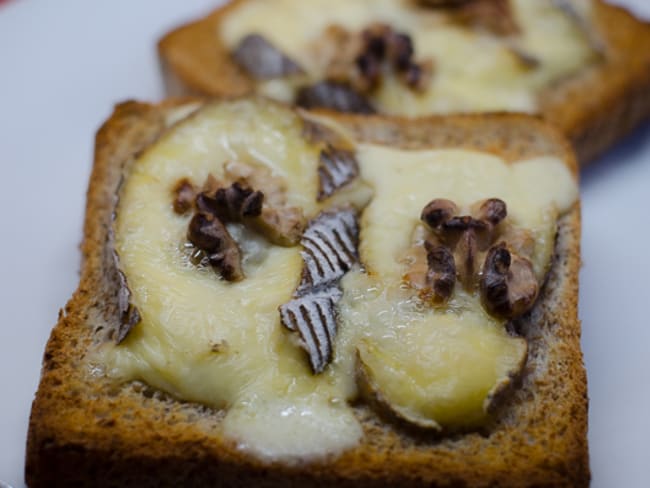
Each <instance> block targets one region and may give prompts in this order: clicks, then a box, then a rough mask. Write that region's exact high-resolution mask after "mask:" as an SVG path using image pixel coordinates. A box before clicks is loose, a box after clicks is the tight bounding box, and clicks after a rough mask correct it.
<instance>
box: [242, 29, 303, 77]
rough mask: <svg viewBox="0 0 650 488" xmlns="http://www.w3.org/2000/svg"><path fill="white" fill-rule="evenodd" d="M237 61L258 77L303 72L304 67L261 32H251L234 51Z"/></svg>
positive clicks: (282, 75)
mask: <svg viewBox="0 0 650 488" xmlns="http://www.w3.org/2000/svg"><path fill="white" fill-rule="evenodd" d="M233 59H234V60H235V62H236V63H237V64H238V65H239V66H241V67H242V68H244V69H245V70H246V71H247V72H248V74H249V75H251V76H252V77H254V78H257V79H262V80H264V79H271V78H281V77H284V76H290V75H294V74H298V73H302V72H303V71H302V68H301V67H300V66H298V64H297V63H296V62H295V61H293V60H292V59H290V58H289V57H287V56H286V55H285V54H284V53H283V52H282V51H280V50H279V49H278V48H276V47H275V46H274V45H273V44H271V43H270V42H269V41H267V40H266V39H265V38H264V37H262V36H260V35H259V34H251V35H248V36H246V37H244V39H242V41H241V42H240V43H239V45H238V46H237V47H236V48H235V51H234V52H233Z"/></svg>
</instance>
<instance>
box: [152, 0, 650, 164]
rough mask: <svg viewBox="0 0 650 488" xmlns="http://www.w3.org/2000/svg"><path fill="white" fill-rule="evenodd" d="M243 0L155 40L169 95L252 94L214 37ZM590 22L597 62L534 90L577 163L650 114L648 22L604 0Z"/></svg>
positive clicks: (251, 85)
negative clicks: (599, 47)
mask: <svg viewBox="0 0 650 488" xmlns="http://www.w3.org/2000/svg"><path fill="white" fill-rule="evenodd" d="M246 2H247V0H235V1H232V2H230V3H229V4H228V5H226V6H225V7H222V8H220V9H218V10H216V11H214V12H213V13H211V14H210V15H208V16H207V17H205V18H203V19H200V20H198V21H196V22H192V23H189V24H187V25H184V26H181V27H179V28H177V29H175V30H173V31H171V32H169V33H168V34H167V35H165V36H164V37H163V38H162V39H161V40H160V42H159V45H158V50H159V55H160V61H161V66H162V70H163V76H164V79H165V83H166V87H167V92H168V94H169V95H180V94H192V95H197V94H198V95H216V96H233V95H235V96H236V95H242V94H245V93H250V92H251V91H254V90H255V86H256V81H255V80H254V79H253V78H251V77H250V76H249V75H248V74H247V73H246V72H245V71H244V70H242V69H241V68H240V67H239V66H238V65H237V64H236V63H234V62H233V59H232V56H231V53H230V52H229V50H228V48H227V47H226V46H224V44H223V42H222V41H221V40H220V36H219V30H220V28H221V27H220V26H221V23H222V21H223V19H224V18H225V17H226V16H227V15H228V14H229V13H230V12H232V11H233V10H234V9H237V8H238V7H239V6H241V5H242V4H245V3H246ZM591 19H592V22H593V26H592V27H593V28H594V32H596V33H597V37H598V38H599V43H602V45H603V46H604V51H603V52H604V57H603V59H602V60H601V61H600V62H598V63H596V64H594V65H590V66H587V67H585V68H584V69H582V70H581V71H579V72H577V73H575V74H573V75H571V76H569V77H564V78H561V79H559V80H556V81H554V82H553V83H551V84H550V85H548V86H547V87H546V88H545V89H543V90H542V91H541V92H539V93H538V108H539V114H540V115H542V116H543V117H544V118H545V119H546V120H548V121H549V122H551V123H553V124H554V125H556V126H557V127H558V128H559V129H560V130H561V131H562V132H563V133H564V134H565V135H566V136H567V137H568V138H569V140H570V141H571V142H572V143H573V146H574V149H575V150H576V153H577V155H578V160H579V161H580V163H581V164H583V163H586V162H588V161H590V160H593V159H594V158H595V157H596V156H598V155H599V154H601V153H602V152H603V151H605V150H606V149H607V148H608V147H610V146H612V145H613V144H614V143H616V141H618V140H619V139H621V138H622V137H623V136H624V135H625V134H627V133H628V132H630V131H631V130H632V129H633V128H634V127H635V126H637V125H638V124H640V123H641V122H642V121H643V120H645V119H647V117H648V116H649V115H650V96H649V95H648V94H649V93H650V51H649V50H648V49H646V46H648V45H650V24H648V23H647V22H642V21H640V20H638V19H636V18H635V17H634V16H633V15H632V14H630V13H629V12H628V11H626V10H625V9H623V8H620V7H616V6H612V5H608V4H606V3H605V2H603V1H602V0H594V2H593V15H592V17H591ZM434 76H435V74H434Z"/></svg>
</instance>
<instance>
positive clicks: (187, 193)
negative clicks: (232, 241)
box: [172, 178, 196, 215]
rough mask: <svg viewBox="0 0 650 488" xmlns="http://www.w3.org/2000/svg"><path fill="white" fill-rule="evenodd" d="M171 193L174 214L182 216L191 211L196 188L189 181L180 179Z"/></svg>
mask: <svg viewBox="0 0 650 488" xmlns="http://www.w3.org/2000/svg"><path fill="white" fill-rule="evenodd" d="M172 193H173V195H174V202H173V208H174V212H176V213H177V214H179V215H183V214H185V213H187V212H189V211H190V210H191V209H192V207H193V206H194V199H195V198H196V188H194V185H193V184H192V182H191V181H190V180H188V179H187V178H182V179H180V180H179V181H178V182H177V183H176V185H175V186H174V188H173V189H172Z"/></svg>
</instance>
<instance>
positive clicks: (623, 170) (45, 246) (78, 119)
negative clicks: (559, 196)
mask: <svg viewBox="0 0 650 488" xmlns="http://www.w3.org/2000/svg"><path fill="white" fill-rule="evenodd" d="M215 3H217V2H215V1H214V0H183V1H181V0H177V1H174V0H164V1H162V0H155V1H154V0H111V1H100V0H59V1H54V0H14V1H10V2H8V3H6V4H3V1H2V0H0V169H1V172H0V216H1V217H0V223H1V227H0V228H1V229H2V230H1V232H2V234H1V238H0V480H3V481H6V482H8V483H11V484H12V485H14V487H16V488H17V487H19V486H23V462H24V449H25V437H26V430H27V419H28V415H29V409H30V404H31V401H32V398H33V395H34V392H35V390H36V387H37V384H38V378H39V372H40V364H41V358H42V354H43V349H44V346H45V342H46V340H47V338H48V335H49V332H50V329H51V327H52V326H53V325H54V323H55V322H56V318H57V313H58V310H59V308H61V307H63V305H64V304H65V302H66V301H67V299H68V298H69V297H70V296H71V294H72V292H73V291H74V289H75V287H76V285H77V279H78V270H79V261H80V255H79V250H78V245H79V243H80V240H81V226H82V219H83V208H84V201H85V191H86V186H87V180H88V176H89V172H90V167H91V161H92V159H91V157H92V144H93V136H94V132H95V130H96V129H97V128H98V126H99V125H100V124H101V122H102V121H103V120H104V119H105V118H106V117H107V116H108V115H109V114H110V112H111V109H112V106H113V104H114V103H116V102H118V101H121V100H125V99H129V98H134V99H141V100H158V99H160V98H161V97H162V96H163V90H162V85H161V82H160V76H159V72H158V66H157V63H156V55H155V41H156V39H158V38H159V37H160V35H161V34H163V33H164V32H165V31H166V30H168V29H169V28H171V27H173V26H175V25H177V24H179V23H182V22H184V21H186V20H189V19H192V18H195V17H197V16H199V15H202V14H204V13H206V12H207V11H209V9H210V8H211V7H213V6H214V5H215ZM621 3H623V2H621ZM624 3H625V4H627V5H629V6H631V7H633V8H635V9H636V11H637V12H638V13H641V14H642V15H644V16H645V17H646V18H650V2H647V0H636V1H634V0H627V1H625V2H624ZM646 47H647V48H648V49H650V46H646ZM649 95H650V94H649ZM582 202H583V213H584V221H583V222H584V223H583V243H582V251H583V261H584V266H583V269H582V272H581V275H580V280H581V290H580V317H581V319H582V324H583V337H582V345H583V350H584V353H585V361H586V364H587V371H588V376H589V396H590V411H589V422H590V428H589V441H590V450H591V468H592V470H593V484H592V486H594V487H614V486H620V487H650V466H649V464H650V447H649V446H650V320H649V317H650V313H649V312H650V293H649V291H648V285H649V283H650V257H649V253H650V219H649V215H650V124H646V125H645V126H644V127H642V128H641V129H639V130H637V131H636V132H635V133H634V134H633V135H632V136H631V137H629V138H628V139H627V140H626V141H625V142H624V143H622V144H621V145H619V146H618V147H617V148H615V149H614V150H612V151H610V152H609V154H608V155H607V156H606V157H604V158H601V159H600V160H598V161H596V162H595V163H593V164H592V165H591V166H590V167H588V168H587V169H586V170H584V171H583V174H582Z"/></svg>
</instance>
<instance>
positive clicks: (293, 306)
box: [280, 208, 359, 374]
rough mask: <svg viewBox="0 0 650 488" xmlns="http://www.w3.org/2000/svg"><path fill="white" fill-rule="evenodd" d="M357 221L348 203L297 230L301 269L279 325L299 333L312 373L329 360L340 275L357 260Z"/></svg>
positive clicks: (316, 372)
mask: <svg viewBox="0 0 650 488" xmlns="http://www.w3.org/2000/svg"><path fill="white" fill-rule="evenodd" d="M358 234H359V226H358V224H357V216H356V213H355V211H354V210H353V209H347V208H346V209H342V210H331V211H325V212H322V213H321V214H320V215H318V217H316V218H315V219H314V220H312V221H311V222H310V223H309V226H308V227H307V230H306V231H305V233H304V234H303V236H302V239H301V244H302V246H303V251H302V253H301V254H302V259H303V271H302V278H301V281H300V284H299V285H298V287H297V288H296V291H295V292H294V294H293V299H292V300H291V301H289V302H287V303H285V304H284V305H281V306H280V319H281V321H282V323H283V324H284V326H285V327H286V328H287V329H289V330H290V331H292V332H297V333H298V335H299V336H300V345H301V346H302V348H303V349H305V351H307V354H308V355H309V362H310V364H311V367H312V370H313V371H314V373H315V374H319V373H322V372H323V370H324V369H325V367H326V366H327V365H328V364H329V363H330V362H331V361H332V356H333V351H334V340H335V338H336V332H337V322H336V321H337V314H336V305H337V303H338V301H339V300H340V299H341V296H342V295H343V292H342V291H341V289H340V287H339V281H340V280H341V278H342V277H343V275H344V274H345V273H346V272H347V271H349V270H350V268H351V267H352V266H353V265H354V263H355V262H357V260H358V257H357V243H358Z"/></svg>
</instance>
